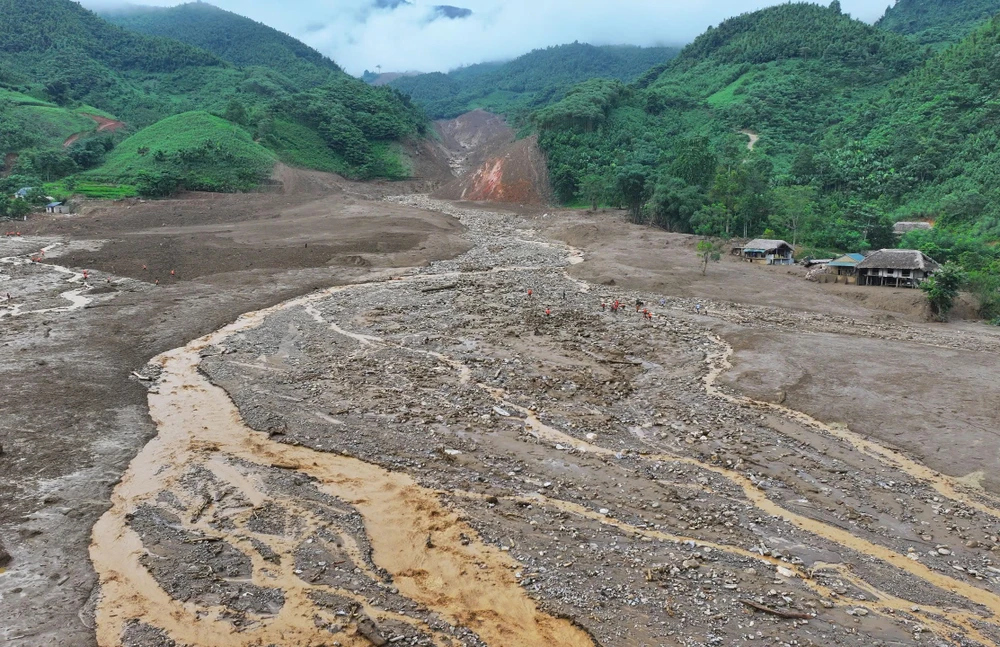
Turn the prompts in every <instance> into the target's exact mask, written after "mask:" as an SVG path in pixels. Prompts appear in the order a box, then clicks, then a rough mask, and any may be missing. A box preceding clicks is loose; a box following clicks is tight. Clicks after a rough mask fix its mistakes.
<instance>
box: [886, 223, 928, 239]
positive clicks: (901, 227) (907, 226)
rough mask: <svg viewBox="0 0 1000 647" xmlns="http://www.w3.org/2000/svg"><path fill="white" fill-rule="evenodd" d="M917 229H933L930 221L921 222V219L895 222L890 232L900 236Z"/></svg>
mask: <svg viewBox="0 0 1000 647" xmlns="http://www.w3.org/2000/svg"><path fill="white" fill-rule="evenodd" d="M918 229H924V230H926V229H933V227H932V226H931V223H929V222H923V221H922V220H920V221H916V222H897V223H896V224H895V225H893V226H892V233H894V234H896V235H897V236H902V235H903V234H906V233H909V232H911V231H916V230H918Z"/></svg>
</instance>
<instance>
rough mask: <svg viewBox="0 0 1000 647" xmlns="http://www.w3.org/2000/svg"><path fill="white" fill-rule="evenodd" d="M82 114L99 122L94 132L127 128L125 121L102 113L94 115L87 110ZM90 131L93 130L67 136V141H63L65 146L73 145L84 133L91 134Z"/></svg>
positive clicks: (111, 131) (81, 114)
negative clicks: (101, 114) (102, 115)
mask: <svg viewBox="0 0 1000 647" xmlns="http://www.w3.org/2000/svg"><path fill="white" fill-rule="evenodd" d="M80 116H81V117H87V118H88V119H93V120H94V121H96V122H97V130H96V131H93V132H98V133H105V132H110V133H113V132H116V131H118V130H121V129H122V128H125V122H123V121H117V120H115V119H108V118H107V117H101V116H100V115H92V114H90V113H87V112H81V113H80ZM90 132H91V131H86V132H82V133H76V134H74V135H70V136H69V137H67V138H66V141H64V142H63V148H69V147H70V146H72V145H73V144H75V143H76V142H78V141H80V138H81V137H83V136H84V135H89V134H90Z"/></svg>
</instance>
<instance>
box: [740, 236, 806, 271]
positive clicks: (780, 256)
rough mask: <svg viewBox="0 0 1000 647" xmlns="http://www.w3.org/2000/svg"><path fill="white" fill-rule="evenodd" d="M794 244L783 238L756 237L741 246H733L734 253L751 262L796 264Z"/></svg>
mask: <svg viewBox="0 0 1000 647" xmlns="http://www.w3.org/2000/svg"><path fill="white" fill-rule="evenodd" d="M793 251H794V250H793V249H792V246H791V245H789V244H788V243H786V242H785V241H783V240H772V239H770V238H755V239H753V240H751V241H750V242H748V243H746V244H745V245H742V246H740V247H734V248H733V255H734V256H739V257H740V258H742V259H743V260H745V261H748V262H751V263H761V264H764V265H794V264H795V259H793V258H792V253H793Z"/></svg>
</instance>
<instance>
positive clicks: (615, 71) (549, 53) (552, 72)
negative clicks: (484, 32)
mask: <svg viewBox="0 0 1000 647" xmlns="http://www.w3.org/2000/svg"><path fill="white" fill-rule="evenodd" d="M677 52H678V49H676V48H671V47H630V46H603V47H596V46H594V45H587V44H582V43H573V44H570V45H560V46H558V47H549V48H547V49H539V50H535V51H533V52H530V53H528V54H525V55H524V56H521V57H518V58H516V59H514V60H512V61H509V62H507V63H484V64H479V65H471V66H469V67H465V68H461V69H458V70H454V71H452V72H449V73H448V74H442V73H439V72H438V73H433V74H421V75H419V76H409V77H401V78H399V79H396V80H394V81H392V82H390V84H389V85H390V86H392V87H394V88H397V89H399V90H401V91H402V92H405V93H406V94H408V95H409V96H410V97H411V98H412V99H413V102H414V103H416V104H417V105H418V106H420V107H422V108H424V110H426V111H427V114H428V115H429V116H430V117H431V118H433V119H449V118H452V117H456V116H458V115H460V114H463V113H466V112H469V111H470V110H475V109H478V108H481V109H484V110H489V111H491V112H496V113H500V114H504V115H507V116H508V117H512V118H513V119H514V120H515V121H516V120H517V118H518V117H521V116H523V115H526V114H527V113H528V112H529V111H530V110H533V109H535V108H538V107H540V106H544V105H546V104H548V103H550V102H552V101H556V100H559V99H560V98H562V97H563V96H565V94H566V92H567V91H568V90H569V89H570V88H571V87H572V86H573V85H575V84H577V83H580V82H581V81H586V80H589V79H595V78H603V79H617V80H620V81H632V80H634V79H636V78H638V77H639V75H641V74H643V73H644V72H646V71H647V70H649V69H650V68H651V67H653V66H655V65H660V64H663V63H665V62H667V61H669V60H670V59H671V58H673V57H674V56H676V54H677Z"/></svg>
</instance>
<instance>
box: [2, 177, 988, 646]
mask: <svg viewBox="0 0 1000 647" xmlns="http://www.w3.org/2000/svg"><path fill="white" fill-rule="evenodd" d="M289 179H290V180H296V179H297V180H298V181H299V182H300V184H299V187H300V188H301V190H302V192H303V193H302V194H301V195H299V194H295V193H294V192H293V194H292V195H289V194H287V193H286V194H281V195H275V196H229V197H221V196H190V197H189V198H186V199H184V200H177V201H166V202H159V203H141V204H136V205H134V206H133V207H131V208H130V209H124V210H123V209H107V210H101V211H95V212H93V213H89V214H86V215H84V216H80V217H74V218H72V219H56V218H52V219H44V220H39V221H37V222H36V223H29V224H30V225H32V227H31V228H25V230H24V231H22V233H23V234H25V236H23V237H20V238H5V239H0V246H2V253H0V256H2V257H3V259H4V262H3V264H0V274H2V275H3V276H2V280H0V295H3V293H5V292H6V291H7V288H8V287H10V288H13V289H12V290H11V291H12V293H13V296H14V297H15V298H14V299H13V300H12V302H10V303H0V314H2V315H3V318H0V334H2V335H3V338H2V340H0V343H3V344H4V345H3V346H2V349H3V352H4V353H5V361H4V362H3V364H2V369H0V370H2V371H3V374H2V377H0V379H2V383H3V385H4V387H5V392H4V399H3V401H2V403H0V407H2V415H0V445H2V447H3V454H0V502H2V504H0V543H2V545H3V549H0V567H3V565H4V563H6V562H7V561H8V558H7V557H6V554H7V553H10V554H11V556H12V559H10V560H9V562H10V563H9V565H8V570H7V571H6V572H4V573H0V596H2V600H0V636H2V637H3V638H4V640H5V641H6V642H7V643H9V644H12V645H19V646H21V645H31V646H33V645H48V644H53V645H56V644H66V645H87V644H94V643H95V642H98V643H99V644H102V645H105V644H106V645H115V644H120V643H123V644H127V645H130V646H140V645H141V646H160V645H164V646H166V645H191V646H195V645H213V646H227V645H239V646H243V645H270V644H275V645H277V644H295V645H315V646H318V645H335V644H341V645H358V646H365V645H371V644H374V645H382V644H414V645H418V644H436V645H482V644H488V645H742V644H747V645H751V644H754V645H920V644H926V645H939V644H941V645H946V644H954V645H992V644H996V643H998V642H1000V629H998V624H997V620H996V614H997V613H1000V594H998V593H997V590H998V586H1000V564H998V563H997V558H996V557H995V556H997V555H998V554H1000V537H998V535H1000V501H997V500H996V498H995V497H994V495H995V494H996V493H997V492H998V485H997V476H996V475H997V473H998V472H997V465H996V461H997V456H998V455H1000V454H998V452H997V449H998V447H997V441H996V438H995V424H992V422H991V421H993V420H995V419H996V406H997V402H998V400H1000V398H998V397H997V396H998V395H1000V394H997V393H996V387H995V384H997V383H998V382H997V379H996V378H997V375H996V371H997V369H996V368H995V362H994V361H993V358H995V357H996V354H997V351H998V349H1000V335H998V334H997V332H996V331H995V330H993V329H989V328H987V327H984V326H980V325H977V324H972V323H967V322H959V323H955V324H950V325H946V326H945V325H939V324H926V323H922V322H921V321H920V313H919V309H918V308H917V307H916V306H914V303H912V302H911V301H910V300H911V299H912V294H913V293H909V294H907V293H905V292H904V291H898V292H897V291H886V292H884V293H871V292H865V293H864V294H863V295H862V296H861V297H858V296H857V295H858V294H862V293H860V292H849V291H847V290H849V288H843V286H823V285H816V284H811V283H807V282H805V281H803V280H802V278H801V276H799V275H798V274H796V273H794V271H793V272H792V273H789V271H788V270H787V269H784V268H782V269H777V268H761V267H748V266H746V265H743V264H740V263H735V262H729V261H724V262H722V263H720V264H717V265H713V266H712V267H710V268H709V270H708V273H707V275H706V276H704V277H702V276H701V274H700V269H699V268H698V267H697V259H696V258H695V257H694V253H693V251H692V250H691V249H690V247H691V241H690V239H688V238H685V237H680V236H674V235H670V234H663V233H660V232H653V231H651V230H648V229H645V228H638V227H633V226H630V225H626V224H624V223H623V222H621V220H620V219H619V217H618V216H613V215H610V214H604V215H600V216H583V215H580V214H573V213H552V214H547V213H545V212H544V211H543V210H541V209H521V210H520V213H517V214H515V213H506V212H500V211H497V210H490V211H484V210H483V209H482V208H480V207H474V206H469V205H454V204H449V203H441V202H433V201H429V200H427V199H425V198H421V197H409V198H400V199H395V200H391V201H389V202H373V201H372V199H373V198H379V197H381V196H382V195H384V193H385V192H387V191H388V189H391V187H375V188H373V189H368V188H365V189H362V188H360V187H356V186H352V185H348V184H342V183H339V182H337V181H334V180H328V179H326V178H324V177H322V176H319V175H312V174H311V175H307V176H305V177H300V178H289ZM368 190H370V191H373V193H368V194H365V193H364V191H368ZM310 192H311V193H310ZM251 201H252V202H251ZM587 218H593V222H588V221H587ZM553 241H566V242H568V243H569V244H571V245H575V246H576V247H577V248H579V250H578V249H574V248H572V247H569V246H567V245H565V244H563V243H561V242H553ZM42 247H45V248H46V249H47V250H48V251H46V253H45V254H44V255H42V256H39V255H38V250H40V249H41V248H42ZM32 257H35V258H39V259H40V260H41V262H39V263H33V262H31V260H30V259H31V258H32ZM448 259H452V260H448ZM428 262H429V263H430V264H429V265H427V263H428ZM144 265H145V266H146V267H145V268H143V266H144ZM58 268H63V269H62V270H60V269H58ZM83 269H88V275H87V277H86V279H85V280H84V278H83V276H82V273H81V272H82V270H83ZM170 270H174V274H173V275H171V274H170ZM109 279H110V281H109ZM584 279H585V280H584ZM156 281H159V284H157V283H156ZM347 283H355V284H356V285H348V286H344V287H342V288H336V289H329V288H330V286H333V285H338V284H347ZM831 288H833V289H831ZM529 290H530V291H531V294H530V296H529V294H528V291H529ZM300 295H306V296H300ZM293 298H294V300H292V301H286V300H287V299H293ZM81 299H82V301H81ZM614 299H619V300H620V301H621V302H622V303H623V310H622V311H621V312H618V313H612V312H610V311H609V310H608V309H607V306H608V305H609V304H610V303H611V302H612V301H613V300H614ZM637 300H638V301H642V302H643V304H644V305H643V306H642V308H645V309H648V310H650V311H651V313H652V319H651V320H650V319H647V318H644V317H642V316H641V315H640V314H637V313H636V311H635V304H636V302H637ZM281 302H286V303H285V305H283V306H278V307H276V308H275V309H273V310H271V311H269V312H266V313H261V314H260V315H257V316H254V317H252V318H249V319H245V320H242V321H240V322H237V323H236V324H234V325H233V326H230V327H229V328H226V329H223V330H221V331H220V332H219V333H217V334H215V335H214V336H213V337H212V338H210V339H201V340H197V339H196V338H198V337H199V336H200V335H204V334H207V333H209V332H211V331H214V330H216V329H219V328H221V327H222V326H224V325H225V324H227V323H229V322H231V321H233V320H234V319H235V318H236V316H237V315H239V314H240V313H243V312H250V311H254V310H259V309H261V308H266V307H269V306H272V305H274V304H278V303H281ZM602 304H604V308H602ZM698 305H701V309H700V310H696V306H698ZM642 308H640V309H642ZM38 310H49V311H48V312H37V311H38ZM12 315H16V316H12ZM191 340H195V341H191ZM185 344H187V346H185ZM170 349H178V350H176V351H171V352H169V353H167V354H165V355H163V356H161V357H159V358H158V359H157V360H156V361H154V362H153V363H152V364H149V365H147V362H148V361H149V360H150V358H152V357H153V356H154V355H157V354H159V353H162V352H164V351H169V350H170ZM133 371H134V372H135V373H134V374H133ZM935 376H937V377H935ZM8 385H10V388H8ZM220 387H221V388H220ZM223 389H224V390H223ZM230 398H231V399H230ZM750 398H755V400H751V399H750ZM237 408H238V412H239V414H240V415H239V416H237ZM800 412H804V413H800ZM805 414H809V415H812V416H815V418H816V419H813V418H810V417H809V415H805ZM150 415H151V416H152V419H150ZM154 420H155V424H154V422H153V421H154ZM157 430H158V431H159V437H158V439H157V440H156V441H154V442H152V443H149V444H146V441H147V440H148V439H149V438H151V437H152V436H153V434H154V433H156V432H157ZM140 449H141V450H142V451H141V452H140ZM897 450H902V451H897ZM137 453H138V454H139V455H138V457H136V454H137ZM133 457H135V458H133ZM130 463H131V468H130V470H129V472H128V473H126V475H125V477H124V480H123V481H122V482H121V484H120V485H118V487H117V489H116V490H115V492H114V495H112V494H111V489H112V487H113V486H114V485H115V484H116V483H117V482H118V480H119V478H121V476H122V473H123V472H125V468H126V467H127V466H128V465H129V464H130ZM982 488H985V489H982ZM109 505H110V506H111V509H110V511H109V512H108V513H107V514H104V515H103V517H102V518H101V522H100V523H99V524H98V526H97V527H96V528H93V526H94V522H95V521H96V520H97V519H98V517H99V516H101V515H102V513H104V512H105V510H107V509H108V507H109ZM92 528H93V530H92ZM92 532H93V535H92V534H91V533H92ZM92 537H93V544H92V545H91V546H90V550H89V555H88V550H87V549H88V543H90V542H91V538H92ZM90 560H92V562H91V561H90ZM92 564H93V565H92ZM95 568H96V571H97V572H96V573H95V571H94V569H95ZM98 577H99V578H100V579H101V581H102V582H103V584H104V586H103V587H95V583H96V581H97V579H98Z"/></svg>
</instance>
